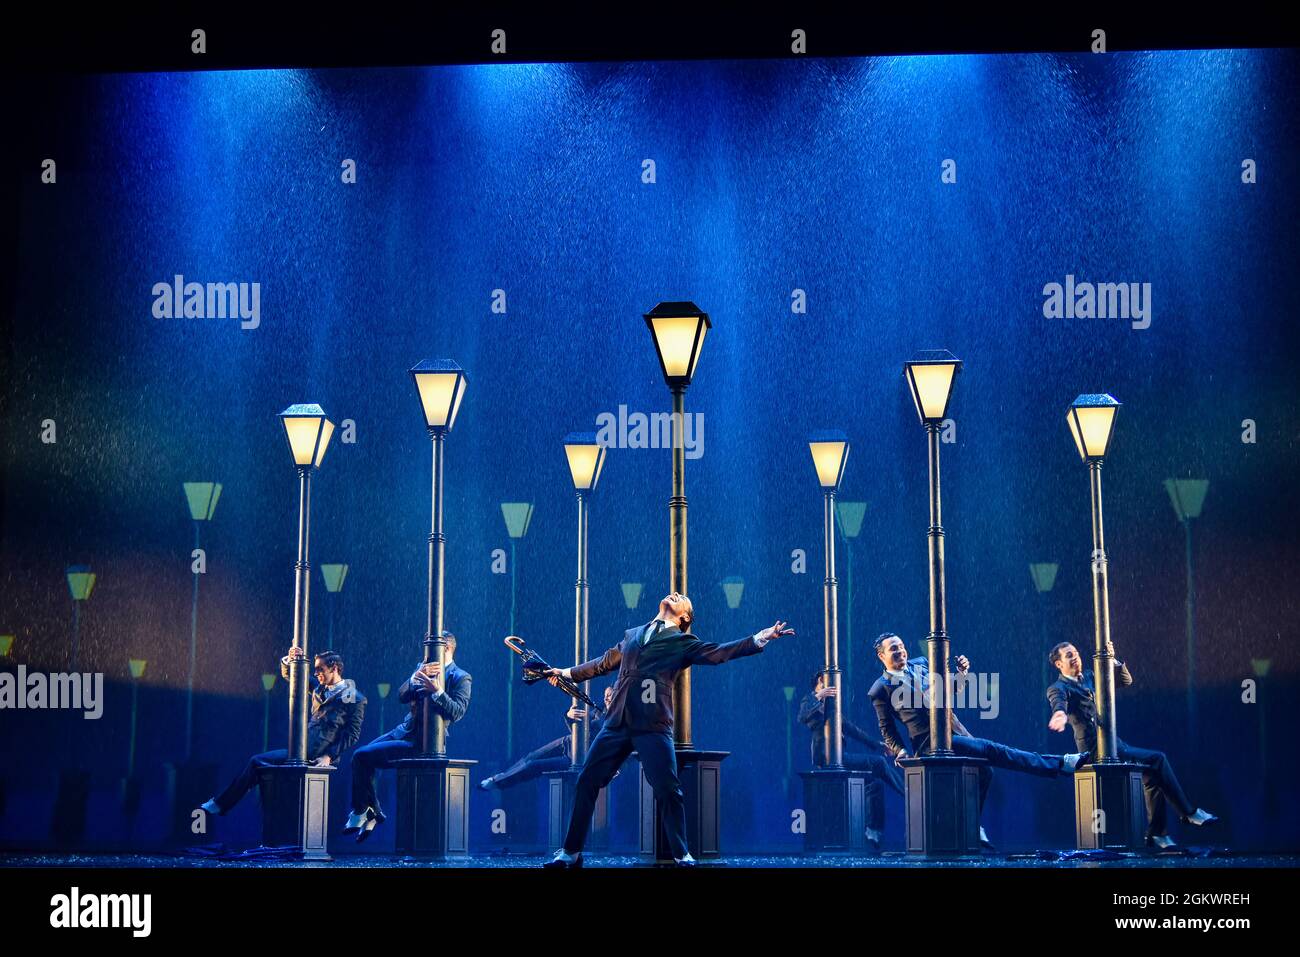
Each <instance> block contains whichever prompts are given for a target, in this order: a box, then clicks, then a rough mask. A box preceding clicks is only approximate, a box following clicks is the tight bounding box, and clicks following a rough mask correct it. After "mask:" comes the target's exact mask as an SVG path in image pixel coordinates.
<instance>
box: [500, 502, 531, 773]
mask: <svg viewBox="0 0 1300 957" xmlns="http://www.w3.org/2000/svg"><path fill="white" fill-rule="evenodd" d="M501 516H502V517H503V518H504V519H505V520H506V534H507V535H509V536H510V631H509V632H507V634H511V635H513V634H514V633H515V594H516V589H517V585H518V576H517V575H516V574H515V542H517V541H519V539H521V538H523V537H524V536H525V535H527V534H528V526H529V525H530V524H531V523H532V520H533V503H532V502H502V503H501ZM505 654H506V655H508V656H509V657H510V658H511V659H513V658H514V652H511V651H507V652H505ZM513 674H514V663H513V660H512V661H511V662H508V663H507V667H506V761H511V760H513V759H514V756H515V683H514V681H512V680H511V676H512V675H513Z"/></svg>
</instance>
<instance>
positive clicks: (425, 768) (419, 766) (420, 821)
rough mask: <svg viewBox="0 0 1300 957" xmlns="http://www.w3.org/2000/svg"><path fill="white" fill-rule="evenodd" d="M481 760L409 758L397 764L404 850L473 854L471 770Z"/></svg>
mask: <svg viewBox="0 0 1300 957" xmlns="http://www.w3.org/2000/svg"><path fill="white" fill-rule="evenodd" d="M475 764H478V762H477V761H469V760H464V759H461V758H404V759H403V760H401V761H395V762H394V763H393V766H394V767H395V768H396V769H397V827H396V829H395V830H396V845H395V848H394V850H395V851H396V852H397V853H398V854H402V855H405V856H407V857H422V858H449V857H451V858H458V857H468V856H469V794H470V785H469V769H470V768H471V767H473V766H474V765H475Z"/></svg>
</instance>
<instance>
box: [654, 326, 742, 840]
mask: <svg viewBox="0 0 1300 957" xmlns="http://www.w3.org/2000/svg"><path fill="white" fill-rule="evenodd" d="M643 318H644V319H645V324H646V327H647V328H648V329H649V330H650V334H651V338H652V339H653V340H654V345H655V353H656V355H657V356H658V358H659V369H660V371H661V372H662V373H663V376H664V382H665V384H666V385H667V386H668V389H669V391H670V392H671V393H672V398H673V414H672V425H673V486H672V496H671V497H670V498H669V499H668V555H669V557H668V569H669V588H670V590H671V591H674V592H677V593H678V594H681V595H689V594H690V592H689V591H688V589H687V576H686V443H685V432H684V429H685V426H686V389H687V387H688V386H690V384H691V380H692V378H693V377H694V375H695V367H696V365H697V364H698V362H699V360H700V350H701V348H702V347H703V345H704V337H705V335H707V333H708V331H709V329H711V328H712V327H713V323H712V322H711V321H710V320H709V317H708V314H707V313H705V312H703V311H701V310H700V308H699V306H697V305H695V303H693V302H661V303H659V305H657V306H655V307H654V308H653V309H651V310H650V311H649V312H648V313H646V314H645V315H644V316H643ZM673 701H674V706H675V711H676V715H675V720H674V726H673V743H674V744H675V745H676V750H677V765H678V770H679V774H678V777H679V780H680V781H681V785H682V792H683V794H684V795H685V798H686V804H687V810H686V845H687V847H688V848H689V849H690V853H691V855H692V856H693V857H695V858H697V859H700V858H708V857H716V856H718V854H719V853H720V850H719V838H720V836H721V831H722V821H721V814H722V793H721V775H722V767H721V764H722V761H723V759H725V758H726V757H727V752H725V751H703V750H699V749H697V748H696V747H695V745H694V743H693V741H692V740H691V669H689V668H685V669H683V670H682V671H681V672H680V673H679V674H678V676H677V681H676V682H675V685H674V688H673ZM658 821H659V813H658V802H657V801H656V800H655V799H654V796H653V791H652V789H651V788H650V787H649V785H648V783H647V782H646V779H645V771H644V769H642V773H641V853H642V854H646V855H651V854H653V855H654V857H655V860H657V861H663V862H667V861H669V860H670V859H671V857H672V855H671V854H670V853H669V850H668V845H667V842H666V841H665V840H664V836H663V829H662V828H661V827H659V826H658Z"/></svg>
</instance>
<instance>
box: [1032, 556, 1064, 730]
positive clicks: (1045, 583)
mask: <svg viewBox="0 0 1300 957" xmlns="http://www.w3.org/2000/svg"><path fill="white" fill-rule="evenodd" d="M1059 568H1060V566H1059V565H1058V564H1057V563H1056V562H1032V563H1030V565H1029V577H1030V578H1032V579H1033V581H1034V591H1035V592H1037V593H1038V594H1039V595H1041V596H1042V597H1041V598H1040V599H1039V600H1038V604H1039V608H1038V611H1039V615H1038V624H1039V632H1040V636H1041V637H1040V642H1041V644H1040V646H1039V659H1040V660H1041V662H1042V668H1041V671H1042V679H1043V680H1042V695H1041V697H1040V698H1039V699H1038V704H1039V706H1040V707H1041V706H1042V703H1043V701H1044V700H1045V699H1046V698H1047V685H1048V680H1047V679H1048V674H1049V671H1050V669H1051V667H1052V663H1051V662H1050V661H1049V660H1048V657H1047V649H1048V630H1047V618H1048V608H1047V593H1048V592H1050V591H1051V590H1052V588H1053V586H1055V585H1056V572H1057V570H1058V569H1059Z"/></svg>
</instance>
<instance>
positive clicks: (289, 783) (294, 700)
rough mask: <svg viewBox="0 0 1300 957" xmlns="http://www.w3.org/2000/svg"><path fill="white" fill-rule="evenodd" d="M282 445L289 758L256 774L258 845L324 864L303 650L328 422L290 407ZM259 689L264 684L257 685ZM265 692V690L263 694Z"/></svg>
mask: <svg viewBox="0 0 1300 957" xmlns="http://www.w3.org/2000/svg"><path fill="white" fill-rule="evenodd" d="M280 423H281V425H282V426H283V427H284V436H285V440H286V442H287V443H288V446H289V454H290V456H291V457H292V459H293V465H294V469H295V470H296V471H297V473H298V535H297V553H298V557H297V560H296V561H295V562H294V566H293V568H294V575H293V641H292V647H293V648H295V649H300V650H301V651H302V654H301V655H299V656H294V655H290V657H289V749H288V750H289V756H288V759H287V760H286V761H285V763H284V764H282V765H272V766H269V767H266V768H262V769H260V771H259V784H260V786H261V789H262V843H263V844H264V845H266V846H267V847H284V846H289V847H293V848H294V853H295V855H296V856H300V857H302V858H304V859H306V860H329V852H328V850H327V849H326V835H327V832H328V830H329V829H328V826H327V824H328V820H329V779H330V774H331V773H333V771H334V768H333V767H316V766H315V765H311V764H309V763H308V761H307V694H308V684H309V683H310V680H311V670H312V659H311V657H310V651H309V648H308V631H309V627H308V626H309V619H310V615H309V611H310V601H311V477H312V473H313V472H315V471H316V470H317V469H318V468H320V465H321V462H322V460H323V459H324V458H325V452H326V450H327V449H328V448H329V444H330V437H331V436H332V435H333V434H334V423H333V422H331V421H330V420H329V419H328V418H327V417H326V415H325V410H324V409H322V408H321V407H320V406H319V405H314V404H300V405H291V406H289V408H287V409H285V410H284V411H283V412H281V413H280ZM263 687H264V688H265V683H264V684H263ZM269 693H270V692H269V691H268V692H267V694H269Z"/></svg>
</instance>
